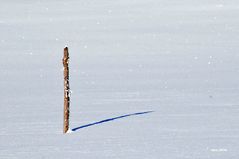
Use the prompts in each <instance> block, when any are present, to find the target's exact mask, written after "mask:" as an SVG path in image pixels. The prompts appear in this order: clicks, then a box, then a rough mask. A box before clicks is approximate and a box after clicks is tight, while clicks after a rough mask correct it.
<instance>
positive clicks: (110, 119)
mask: <svg viewBox="0 0 239 159" xmlns="http://www.w3.org/2000/svg"><path fill="white" fill-rule="evenodd" d="M152 112H154V111H146V112H139V113H133V114H127V115H122V116H118V117H114V118H109V119H105V120H101V121H98V122H94V123H90V124H86V125H82V126H80V127H76V128H74V129H72V131H77V130H79V129H83V128H86V127H90V126H93V125H98V124H102V123H106V122H109V121H113V120H117V119H121V118H126V117H130V116H136V115H143V114H148V113H152Z"/></svg>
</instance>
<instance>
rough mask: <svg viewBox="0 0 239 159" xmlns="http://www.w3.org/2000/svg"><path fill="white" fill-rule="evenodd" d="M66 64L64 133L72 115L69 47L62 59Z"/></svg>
mask: <svg viewBox="0 0 239 159" xmlns="http://www.w3.org/2000/svg"><path fill="white" fill-rule="evenodd" d="M62 61H63V66H64V128H63V133H66V132H67V131H68V129H69V115H70V85H69V66H68V65H69V52H68V48H67V47H65V48H64V57H63V59H62Z"/></svg>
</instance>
